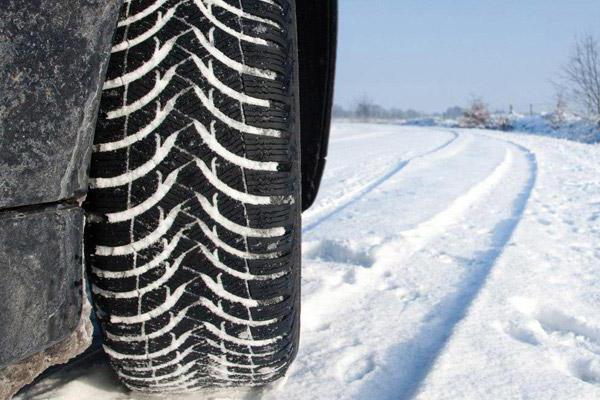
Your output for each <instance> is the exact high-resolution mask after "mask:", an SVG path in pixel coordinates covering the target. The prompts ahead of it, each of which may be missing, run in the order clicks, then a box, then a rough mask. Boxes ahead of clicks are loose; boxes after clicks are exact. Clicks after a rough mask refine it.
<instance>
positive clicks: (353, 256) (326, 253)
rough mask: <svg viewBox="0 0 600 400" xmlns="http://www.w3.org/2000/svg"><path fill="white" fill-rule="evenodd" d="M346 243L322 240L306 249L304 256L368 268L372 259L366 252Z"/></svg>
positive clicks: (371, 263)
mask: <svg viewBox="0 0 600 400" xmlns="http://www.w3.org/2000/svg"><path fill="white" fill-rule="evenodd" d="M356 247H358V246H353V245H352V244H350V243H347V242H341V241H335V240H323V241H321V242H319V243H318V244H314V245H312V246H310V247H309V248H307V250H306V251H305V253H304V255H305V256H306V257H308V258H312V259H318V260H321V261H329V262H335V263H340V264H351V265H358V266H361V267H365V268H370V267H371V266H372V265H373V262H374V260H373V258H372V257H371V255H370V254H369V251H368V250H365V249H361V248H356Z"/></svg>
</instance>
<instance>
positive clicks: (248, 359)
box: [84, 0, 302, 393]
mask: <svg viewBox="0 0 600 400" xmlns="http://www.w3.org/2000/svg"><path fill="white" fill-rule="evenodd" d="M297 76H298V60H297V45H296V27H295V11H294V0H130V1H125V3H124V5H123V7H122V10H121V14H120V17H119V21H118V26H117V29H116V31H115V36H114V39H113V47H112V53H111V59H110V63H109V67H108V71H107V77H106V81H105V84H104V89H103V93H102V99H101V104H100V113H99V117H98V122H97V128H96V134H95V144H94V149H93V155H92V164H91V172H90V192H89V194H88V197H87V199H86V202H85V204H84V207H85V209H86V212H87V224H86V234H85V236H86V237H85V247H86V258H87V265H88V270H89V275H90V281H91V284H92V294H93V299H94V303H95V304H94V305H95V308H96V314H97V317H98V319H99V321H100V324H101V326H102V332H103V337H104V349H105V351H106V353H107V354H108V356H109V358H110V362H111V365H112V366H113V368H114V370H115V371H116V374H117V375H118V377H119V379H120V380H121V381H122V382H123V383H124V384H125V385H126V386H127V387H128V388H130V389H132V390H137V391H144V392H177V393H180V392H187V391H194V390H197V389H199V388H207V387H240V386H244V387H250V386H261V385H265V384H267V383H270V382H272V381H274V380H276V379H278V378H280V377H281V376H283V375H284V374H285V372H286V370H287V368H288V367H289V365H290V363H291V362H292V360H293V358H294V356H295V354H296V351H297V346H298V334H299V311H300V310H299V295H300V233H301V225H300V213H301V208H302V204H301V193H300V191H301V176H300V143H299V141H300V139H299V138H300V127H299V109H298V108H299V107H298V80H297Z"/></svg>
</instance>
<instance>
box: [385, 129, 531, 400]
mask: <svg viewBox="0 0 600 400" xmlns="http://www.w3.org/2000/svg"><path fill="white" fill-rule="evenodd" d="M478 136H485V135H478ZM487 138H489V137H487ZM495 140H501V141H504V142H506V143H507V144H508V145H509V146H511V147H513V148H515V149H517V150H518V151H519V152H520V153H521V154H522V155H523V156H524V157H525V159H526V161H527V163H528V166H529V171H528V177H527V180H526V183H525V185H524V187H523V189H522V190H521V191H520V192H519V194H518V195H517V197H516V198H515V199H514V200H513V202H512V207H511V208H512V209H511V212H510V216H509V218H507V219H504V220H501V221H500V222H498V223H497V224H496V226H494V228H493V230H492V235H491V236H492V242H491V244H490V246H489V249H488V250H484V251H481V252H478V253H477V256H476V257H474V259H476V260H477V261H479V263H478V267H477V268H474V269H473V270H472V272H470V273H469V274H468V275H467V276H466V278H465V279H463V280H462V282H461V286H460V288H459V289H458V290H457V291H455V292H453V293H450V294H449V295H448V296H446V297H445V298H443V299H442V300H441V301H439V302H438V304H437V306H436V307H434V308H433V309H432V310H431V311H430V312H429V313H428V314H427V315H426V316H425V317H424V318H423V321H426V322H425V325H424V326H423V327H421V329H420V330H419V331H418V332H417V334H416V335H415V336H414V337H413V338H412V339H411V340H409V341H408V342H405V343H402V347H403V348H406V349H410V348H413V349H415V348H416V349H418V354H419V355H420V356H421V358H420V359H418V358H417V362H416V363H415V364H414V365H413V366H412V368H410V369H409V372H407V374H406V375H405V376H404V377H403V378H402V379H401V381H400V382H398V385H397V386H396V389H397V393H398V395H399V398H403V399H404V398H412V397H414V396H415V395H416V394H418V392H419V389H420V388H421V385H422V383H423V382H424V380H425V379H426V378H427V376H428V375H429V373H430V372H431V370H432V368H433V366H434V365H435V362H436V360H437V359H438V357H439V356H440V354H441V353H442V351H443V350H444V348H445V346H446V344H447V343H448V341H449V340H450V338H451V337H452V334H453V331H454V329H455V327H456V326H457V325H458V324H459V323H460V321H461V320H462V319H463V318H464V317H465V316H466V314H467V312H468V310H469V308H470V306H471V304H472V303H473V301H474V300H475V298H476V297H477V296H478V294H479V293H480V291H481V289H482V288H483V287H484V286H485V284H486V281H487V279H488V277H489V275H490V273H491V271H492V269H493V268H494V266H495V264H496V261H497V260H498V259H499V257H500V256H501V255H502V253H503V251H504V249H505V247H506V246H507V244H508V243H509V241H510V239H511V237H512V235H513V233H514V231H515V230H516V228H517V226H518V225H519V222H520V221H521V218H522V216H523V213H524V211H525V209H526V206H527V203H528V201H529V198H530V197H531V193H532V191H533V188H534V187H535V183H536V180H537V173H538V164H537V159H536V156H535V154H534V153H533V152H531V151H530V150H529V149H527V148H525V147H524V146H521V145H519V144H516V143H514V142H512V141H509V140H504V139H495ZM496 171H497V170H496ZM496 171H494V173H495V172H496ZM494 173H492V175H493V174H494ZM487 179H489V177H488V178H486V180H487ZM479 185H481V183H480V184H478V186H479ZM451 208H452V206H451ZM436 219H438V220H441V219H442V217H441V216H440V214H438V215H437V216H436V217H434V218H433V219H432V220H436ZM432 220H429V221H426V222H425V223H423V224H428V225H431V226H432V227H433V226H436V225H435V224H432V223H431V221H432ZM423 224H421V225H423ZM440 227H441V226H440V225H437V228H440ZM417 229H418V228H417ZM427 230H428V229H425V231H427ZM421 244H422V243H421Z"/></svg>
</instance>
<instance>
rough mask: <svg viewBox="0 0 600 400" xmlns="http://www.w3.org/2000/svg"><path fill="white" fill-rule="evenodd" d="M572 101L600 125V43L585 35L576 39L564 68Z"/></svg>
mask: <svg viewBox="0 0 600 400" xmlns="http://www.w3.org/2000/svg"><path fill="white" fill-rule="evenodd" d="M563 72H564V75H565V78H566V81H567V84H568V87H569V89H570V90H571V92H572V94H573V97H574V99H575V100H576V101H577V102H578V103H580V104H581V105H582V106H583V107H584V108H585V109H586V111H587V112H588V113H589V114H590V116H591V117H592V118H593V119H594V120H596V121H597V122H598V123H599V124H600V43H599V42H598V40H597V39H596V38H594V37H593V36H591V35H587V36H585V37H584V38H582V39H578V40H577V41H576V43H575V46H574V48H573V54H572V55H571V58H570V60H569V62H568V63H567V65H566V66H565V67H564V71H563Z"/></svg>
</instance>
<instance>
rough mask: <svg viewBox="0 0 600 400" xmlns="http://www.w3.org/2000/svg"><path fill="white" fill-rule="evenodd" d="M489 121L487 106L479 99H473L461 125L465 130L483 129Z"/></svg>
mask: <svg viewBox="0 0 600 400" xmlns="http://www.w3.org/2000/svg"><path fill="white" fill-rule="evenodd" d="M489 120H490V112H489V110H488V107H487V105H486V104H485V103H484V102H483V100H482V99H480V98H474V99H473V100H472V101H471V106H470V107H469V109H468V110H465V113H464V114H463V121H462V124H463V125H464V126H465V127H467V128H485V126H486V125H487V124H488V122H489Z"/></svg>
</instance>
